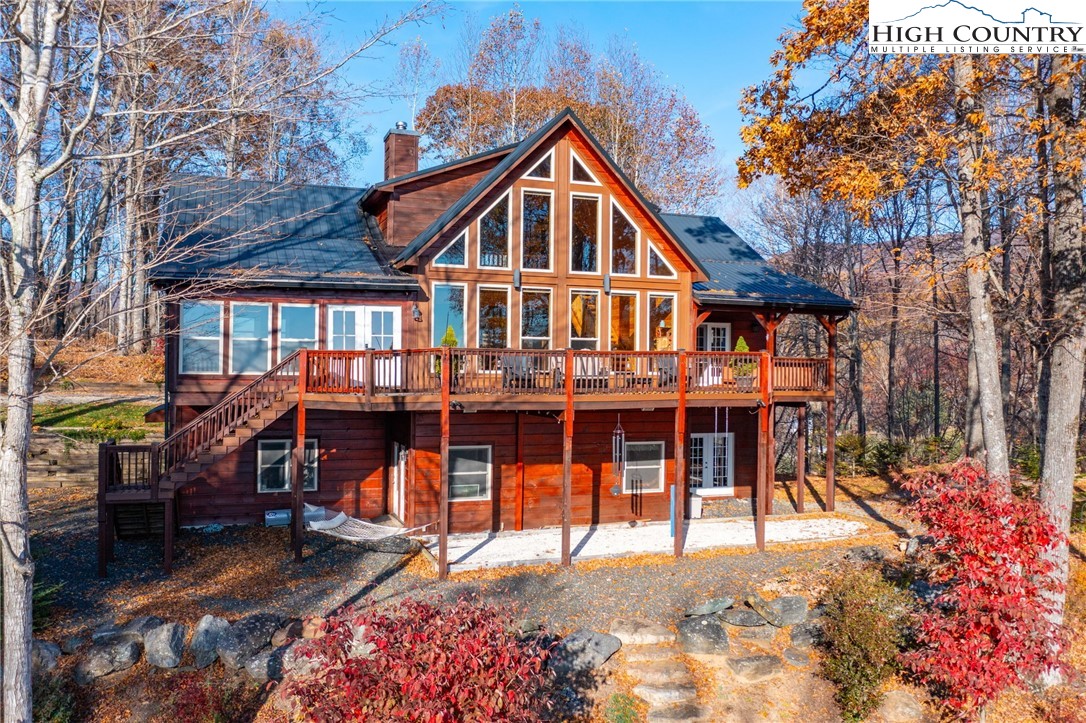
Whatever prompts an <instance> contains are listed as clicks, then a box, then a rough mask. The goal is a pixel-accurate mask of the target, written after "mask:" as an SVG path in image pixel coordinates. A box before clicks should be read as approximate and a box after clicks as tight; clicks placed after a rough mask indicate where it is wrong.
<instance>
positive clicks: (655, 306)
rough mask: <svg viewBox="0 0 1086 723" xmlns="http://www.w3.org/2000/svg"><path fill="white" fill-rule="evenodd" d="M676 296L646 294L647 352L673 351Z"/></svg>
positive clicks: (670, 294) (677, 299) (669, 294)
mask: <svg viewBox="0 0 1086 723" xmlns="http://www.w3.org/2000/svg"><path fill="white" fill-rule="evenodd" d="M678 301H679V297H678V294H672V293H665V292H651V293H649V294H648V314H646V316H647V317H648V336H647V337H646V339H648V345H649V351H675V310H676V309H677V308H678V306H679V303H678Z"/></svg>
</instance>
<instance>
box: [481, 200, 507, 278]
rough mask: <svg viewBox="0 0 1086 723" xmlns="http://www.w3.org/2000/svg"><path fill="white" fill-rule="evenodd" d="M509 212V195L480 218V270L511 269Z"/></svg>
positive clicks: (496, 202) (495, 203) (498, 201)
mask: <svg viewBox="0 0 1086 723" xmlns="http://www.w3.org/2000/svg"><path fill="white" fill-rule="evenodd" d="M509 210H510V209H509V194H508V193H507V194H505V195H504V196H502V197H501V198H499V199H498V200H497V201H495V202H494V205H493V206H491V207H490V208H488V209H487V210H486V212H485V213H484V214H483V215H482V216H480V217H479V224H478V227H479V268H488V269H508V268H510V266H509V261H510V259H509Z"/></svg>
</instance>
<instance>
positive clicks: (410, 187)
mask: <svg viewBox="0 0 1086 723" xmlns="http://www.w3.org/2000/svg"><path fill="white" fill-rule="evenodd" d="M502 158H503V156H494V157H490V158H486V159H481V160H480V161H478V162H476V163H469V164H465V165H463V166H457V167H455V168H451V169H449V170H448V171H445V172H443V173H439V174H435V175H432V176H424V177H422V178H419V179H417V180H412V181H407V182H405V183H402V184H397V185H396V186H395V190H394V191H393V193H392V194H391V197H389V198H388V200H387V202H386V203H385V204H384V205H382V206H380V207H379V210H377V211H376V213H375V215H376V217H377V223H378V226H379V227H380V229H381V233H382V234H384V237H385V243H386V244H388V245H389V246H392V247H396V248H402V247H404V246H406V245H407V244H409V243H411V241H412V240H413V239H414V238H415V237H416V236H418V235H419V234H420V233H422V231H423V230H424V229H425V228H426V227H427V226H429V225H430V224H431V223H433V221H434V219H436V218H437V217H438V216H440V215H441V214H442V213H444V212H445V209H447V208H448V207H449V206H451V205H453V204H454V203H456V201H457V200H458V199H459V198H460V197H461V196H463V195H464V194H465V193H467V192H468V191H470V190H471V188H472V186H474V185H475V184H476V183H478V182H479V181H480V180H482V178H483V176H485V175H486V174H487V173H489V172H490V170H491V169H493V168H494V166H496V165H498V163H499V162H501V159H502Z"/></svg>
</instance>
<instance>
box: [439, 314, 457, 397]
mask: <svg viewBox="0 0 1086 723" xmlns="http://www.w3.org/2000/svg"><path fill="white" fill-rule="evenodd" d="M441 346H443V347H448V348H450V349H455V348H457V347H458V346H460V340H459V339H457V338H456V332H455V331H454V330H453V328H452V324H450V325H449V326H448V327H446V329H445V335H444V336H443V337H441ZM451 358H452V366H451V367H450V371H451V372H452V379H453V382H454V383H455V381H456V374H457V372H458V371H460V358H459V357H458V356H457V355H456V354H452V355H451ZM434 373H435V374H437V375H438V376H441V357H440V356H438V357H435V358H434Z"/></svg>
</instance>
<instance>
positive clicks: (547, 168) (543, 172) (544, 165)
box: [526, 152, 554, 181]
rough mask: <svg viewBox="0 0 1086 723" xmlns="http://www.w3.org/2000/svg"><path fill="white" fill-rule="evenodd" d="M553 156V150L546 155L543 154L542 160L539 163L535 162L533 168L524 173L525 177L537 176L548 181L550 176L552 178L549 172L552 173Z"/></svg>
mask: <svg viewBox="0 0 1086 723" xmlns="http://www.w3.org/2000/svg"><path fill="white" fill-rule="evenodd" d="M553 158H554V153H553V152H550V153H547V155H545V156H543V160H541V161H540V162H539V163H537V164H536V166H535V168H533V169H532V170H530V171H528V173H527V174H526V177H527V178H539V179H542V180H544V181H549V180H551V179H552V178H554V176H553V175H551V173H552V171H551V169H552V168H553V166H554V161H553Z"/></svg>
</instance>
